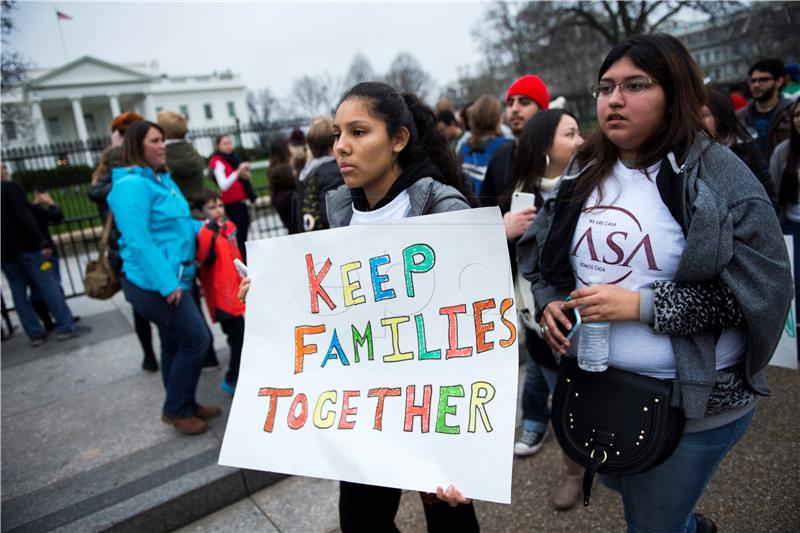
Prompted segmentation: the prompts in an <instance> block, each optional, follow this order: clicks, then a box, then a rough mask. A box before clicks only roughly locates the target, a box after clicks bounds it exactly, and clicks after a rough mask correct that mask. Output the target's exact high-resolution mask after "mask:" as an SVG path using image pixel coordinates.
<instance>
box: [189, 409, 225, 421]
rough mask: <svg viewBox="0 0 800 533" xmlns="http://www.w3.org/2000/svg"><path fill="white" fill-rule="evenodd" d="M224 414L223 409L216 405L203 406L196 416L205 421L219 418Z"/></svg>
mask: <svg viewBox="0 0 800 533" xmlns="http://www.w3.org/2000/svg"><path fill="white" fill-rule="evenodd" d="M221 414H222V409H220V408H219V407H217V406H216V405H201V406H199V407H198V408H197V412H196V413H195V414H194V416H198V417H200V418H202V419H203V420H208V419H210V418H214V417H215V416H219V415H221Z"/></svg>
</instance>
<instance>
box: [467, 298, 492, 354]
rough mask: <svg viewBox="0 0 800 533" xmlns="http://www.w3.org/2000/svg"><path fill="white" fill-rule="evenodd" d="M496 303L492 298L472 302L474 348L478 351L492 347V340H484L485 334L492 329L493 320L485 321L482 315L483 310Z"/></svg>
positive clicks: (490, 307) (484, 350)
mask: <svg viewBox="0 0 800 533" xmlns="http://www.w3.org/2000/svg"><path fill="white" fill-rule="evenodd" d="M496 305H497V304H496V303H495V301H494V298H491V299H489V300H480V301H478V302H475V303H473V304H472V312H473V313H474V314H475V350H476V351H477V352H478V353H481V352H486V351H489V350H491V349H492V348H494V342H486V334H487V333H488V332H490V331H492V330H494V322H489V323H488V324H487V323H485V322H484V321H483V316H482V315H483V312H484V311H485V310H487V309H494V308H495V307H496Z"/></svg>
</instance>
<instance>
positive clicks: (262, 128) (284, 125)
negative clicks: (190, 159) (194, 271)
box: [0, 118, 308, 172]
mask: <svg viewBox="0 0 800 533" xmlns="http://www.w3.org/2000/svg"><path fill="white" fill-rule="evenodd" d="M307 124H308V120H306V119H302V118H293V119H286V120H279V121H273V122H270V123H266V124H265V123H257V122H251V123H247V124H239V123H237V124H236V125H235V126H229V127H224V128H206V129H196V130H191V131H189V133H188V135H187V138H188V139H189V140H190V141H191V142H192V144H193V145H194V147H195V149H196V150H197V151H198V152H199V153H200V154H201V155H203V156H204V157H208V156H210V155H211V153H212V152H213V151H214V139H216V137H217V136H219V135H230V136H232V137H233V139H234V145H235V146H237V147H240V148H241V149H243V151H244V152H245V154H247V153H248V152H249V151H252V152H254V155H261V156H262V158H263V157H265V156H266V155H267V154H266V149H267V146H268V144H269V139H270V137H272V136H273V135H276V134H286V133H288V132H289V131H291V130H292V129H293V128H296V127H302V126H305V125H307ZM109 142H110V138H109V137H107V136H102V137H93V138H91V139H89V140H87V141H86V142H84V141H81V140H73V141H64V142H56V143H52V144H31V145H25V146H17V147H6V146H4V147H3V148H2V150H0V155H1V156H2V159H3V161H4V162H5V163H6V164H7V165H8V167H9V168H10V169H11V171H12V172H19V171H25V170H46V169H54V168H58V167H62V166H77V165H85V166H88V167H92V168H94V166H95V165H96V164H97V161H98V160H99V158H100V154H101V153H102V152H103V150H104V149H105V148H106V147H107V146H108V144H109Z"/></svg>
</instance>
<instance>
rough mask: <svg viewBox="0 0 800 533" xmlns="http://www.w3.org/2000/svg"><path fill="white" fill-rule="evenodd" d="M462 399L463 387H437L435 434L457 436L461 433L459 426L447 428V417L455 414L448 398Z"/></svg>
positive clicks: (454, 409)
mask: <svg viewBox="0 0 800 533" xmlns="http://www.w3.org/2000/svg"><path fill="white" fill-rule="evenodd" d="M451 397H456V398H463V397H464V387H463V386H461V385H451V386H442V387H439V410H438V411H437V414H436V433H447V434H449V435H458V434H459V433H461V426H448V425H447V419H446V418H447V415H454V414H456V406H455V405H450V398H451Z"/></svg>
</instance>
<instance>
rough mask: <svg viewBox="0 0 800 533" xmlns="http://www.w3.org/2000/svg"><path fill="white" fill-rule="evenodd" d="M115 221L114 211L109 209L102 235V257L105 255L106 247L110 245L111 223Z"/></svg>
mask: <svg viewBox="0 0 800 533" xmlns="http://www.w3.org/2000/svg"><path fill="white" fill-rule="evenodd" d="M113 223H114V213H112V212H111V210H110V209H109V210H108V216H107V217H106V223H105V224H104V225H103V235H102V236H101V237H100V257H101V258H102V257H105V255H106V248H107V247H108V238H109V235H111V225H112V224H113Z"/></svg>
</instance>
